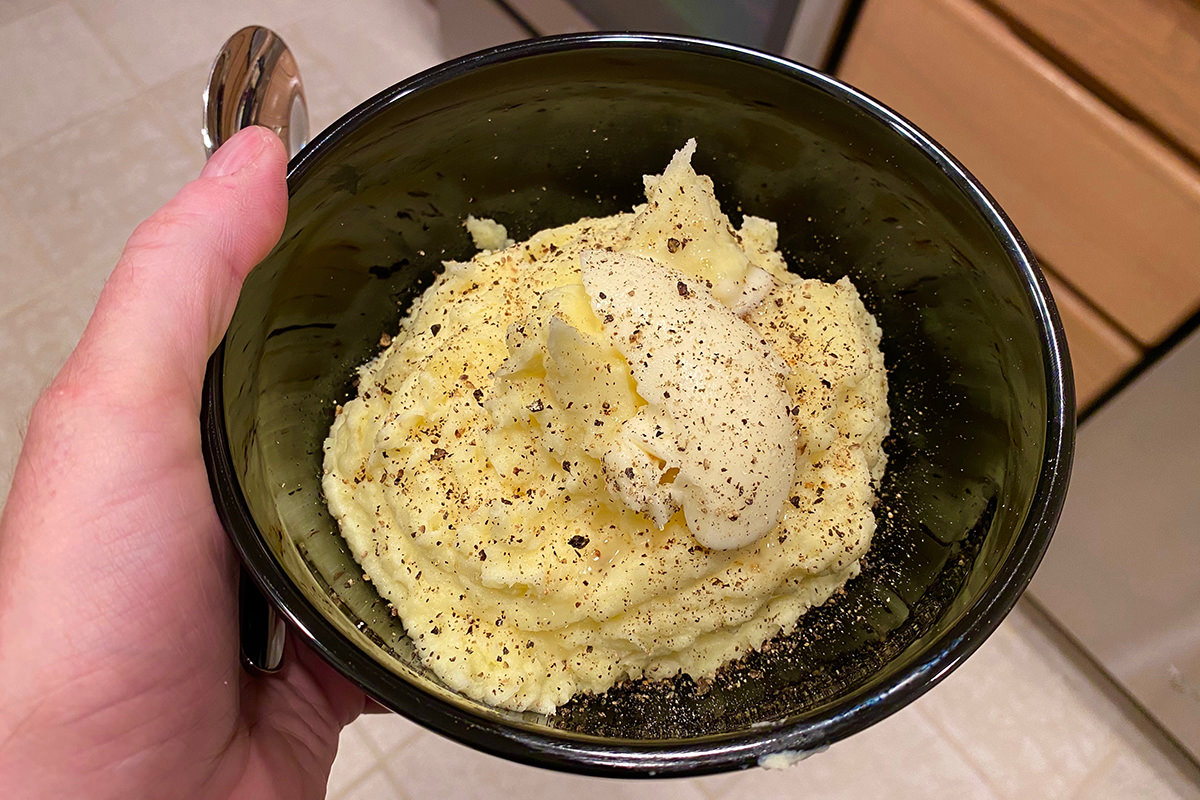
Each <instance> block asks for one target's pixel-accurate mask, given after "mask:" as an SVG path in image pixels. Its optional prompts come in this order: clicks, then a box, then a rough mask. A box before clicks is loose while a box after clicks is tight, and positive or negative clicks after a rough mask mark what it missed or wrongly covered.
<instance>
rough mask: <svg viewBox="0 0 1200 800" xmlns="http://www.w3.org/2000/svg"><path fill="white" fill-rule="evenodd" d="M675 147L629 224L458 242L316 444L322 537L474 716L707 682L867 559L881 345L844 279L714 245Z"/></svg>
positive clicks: (748, 240) (877, 458) (741, 237)
mask: <svg viewBox="0 0 1200 800" xmlns="http://www.w3.org/2000/svg"><path fill="white" fill-rule="evenodd" d="M694 147H695V144H694V142H689V143H688V145H687V146H686V147H685V148H684V149H683V150H681V151H680V152H679V153H677V154H676V156H675V158H674V159H672V161H671V163H670V164H669V165H668V167H667V169H666V170H665V171H664V173H663V174H662V175H661V176H647V177H646V178H645V188H646V198H647V201H646V203H645V204H644V205H641V206H638V207H636V208H634V209H633V210H632V211H631V212H628V213H623V214H617V215H615V216H612V217H607V218H603V219H584V220H581V221H579V222H578V223H575V224H572V225H567V226H563V227H560V228H553V229H550V230H545V231H542V232H540V233H537V234H535V235H534V236H533V237H532V238H530V239H529V240H528V241H526V242H522V243H518V244H510V243H511V240H509V239H508V238H507V232H506V231H504V230H503V228H502V227H501V226H498V225H495V223H490V222H487V221H481V220H476V219H474V218H472V219H471V220H469V222H468V224H469V227H470V230H471V233H472V234H473V236H474V237H475V240H476V243H477V245H478V246H479V247H480V248H482V249H483V250H484V252H482V253H480V254H479V255H477V256H476V257H475V258H473V259H472V260H471V261H469V262H466V263H447V264H446V268H445V272H444V273H443V274H442V275H441V276H439V278H438V279H437V280H436V281H435V282H434V284H433V285H432V286H431V287H430V288H429V289H428V290H427V291H426V292H425V294H424V295H423V296H422V297H421V298H420V299H419V300H418V301H417V302H416V303H415V304H414V305H413V308H412V310H411V311H410V313H409V314H408V316H407V317H406V318H405V319H404V321H403V322H402V323H401V328H400V331H399V332H398V333H397V334H396V335H395V336H394V337H393V338H392V341H391V344H390V346H388V347H387V349H386V350H384V352H383V353H382V354H380V355H379V356H378V357H377V358H376V359H374V360H372V361H371V362H369V363H368V364H366V365H364V366H363V367H362V368H361V369H360V374H359V389H358V396H357V397H356V398H355V399H354V400H352V401H350V402H349V403H347V404H346V405H345V407H344V408H342V409H341V410H340V412H339V413H338V415H337V417H336V418H335V420H334V424H333V428H332V430H331V432H330V435H329V438H328V440H327V441H326V443H325V476H324V490H325V495H326V498H327V500H328V503H329V507H330V509H331V511H332V513H333V515H334V517H335V518H336V519H337V521H338V524H339V525H340V528H341V531H342V535H343V536H344V537H345V539H346V541H347V542H348V543H349V546H350V548H351V550H352V551H353V553H354V555H355V558H357V559H358V561H359V563H360V564H361V565H362V568H363V571H364V573H365V574H366V575H367V576H369V578H370V579H371V581H373V582H374V584H375V586H376V587H377V589H378V590H379V592H380V594H381V595H382V596H383V597H384V598H386V599H387V600H388V601H389V602H390V603H391V605H392V607H393V609H394V613H396V614H397V615H399V617H400V618H401V620H402V621H403V623H404V626H405V629H406V630H407V631H408V634H409V636H410V637H411V638H412V640H413V642H414V643H415V644H416V647H417V649H418V651H419V653H420V656H421V658H422V659H423V660H424V662H425V663H426V664H427V665H428V666H429V667H430V668H431V669H432V670H433V672H434V673H435V674H437V675H438V676H439V677H440V678H441V679H442V680H443V681H445V683H446V684H447V685H449V686H450V687H452V688H453V689H456V690H458V691H460V692H462V693H463V694H466V695H468V696H470V697H473V698H476V699H478V700H481V701H483V702H486V703H489V704H492V705H495V706H500V707H504V708H510V709H516V710H527V709H528V710H534V711H539V712H545V713H550V712H553V711H554V709H555V708H556V707H557V706H559V705H562V704H563V703H565V702H567V701H568V700H569V699H570V698H571V696H572V695H574V694H576V693H578V692H601V691H604V690H606V689H608V688H609V687H611V686H612V685H613V684H614V683H615V682H617V681H619V680H621V679H623V678H627V677H643V676H644V677H649V678H665V677H669V676H672V675H676V674H678V673H680V672H684V673H688V674H689V675H691V676H692V677H693V678H694V679H701V678H704V677H709V676H711V675H712V674H713V673H714V672H715V671H716V670H717V669H718V668H719V667H721V666H722V665H723V664H725V663H727V662H729V661H731V660H733V659H736V658H737V657H739V656H741V655H744V654H745V653H747V652H748V651H750V650H753V649H756V648H758V647H760V646H761V645H762V644H763V643H764V642H766V641H767V640H768V639H770V638H771V637H773V636H775V635H777V634H779V633H780V632H786V631H788V630H790V629H792V628H793V627H794V626H795V623H796V621H797V619H798V618H799V617H800V615H801V614H803V613H804V612H805V611H807V610H808V609H809V608H811V607H812V606H814V605H819V604H821V603H823V602H825V601H826V600H827V599H828V598H829V597H830V596H831V595H832V594H833V593H834V592H836V591H837V590H838V589H839V588H840V587H841V586H842V585H844V584H845V582H846V581H847V580H849V579H850V578H852V577H854V576H855V575H856V574H858V571H859V559H860V558H861V557H862V555H863V554H864V553H865V552H866V550H867V548H868V546H869V545H870V541H871V536H872V533H873V532H874V529H875V520H874V516H873V514H872V505H873V503H874V499H875V497H874V487H875V485H877V483H878V481H879V479H880V478H881V477H882V475H883V470H884V465H885V456H884V453H883V449H882V442H883V438H884V436H886V434H887V431H888V424H889V423H888V408H887V377H886V373H885V371H884V364H883V357H882V355H881V353H880V350H879V339H880V331H879V328H878V327H877V326H876V324H875V321H874V320H873V319H872V317H871V315H870V314H869V313H868V312H867V311H866V309H865V308H864V307H863V304H862V302H861V300H860V299H859V296H858V292H857V291H856V290H855V288H854V286H853V285H851V283H850V282H849V281H848V280H846V279H843V280H841V281H838V282H837V283H834V284H827V283H822V282H820V281H816V280H805V279H803V278H800V277H798V276H796V275H794V274H791V273H789V272H788V271H787V269H786V266H785V263H784V260H783V258H782V257H781V256H780V254H779V253H778V252H777V250H776V228H775V224H774V223H772V222H768V221H766V220H762V219H757V218H755V217H750V216H747V217H746V218H745V219H744V220H743V222H742V226H741V228H740V229H735V228H733V226H732V225H731V224H730V222H729V220H728V218H727V217H726V216H725V214H724V213H722V211H721V209H720V207H719V205H718V203H717V200H716V198H715V196H714V193H713V185H712V182H711V181H710V180H709V179H708V178H706V177H704V176H699V175H697V174H696V173H695V172H694V171H693V170H692V167H691V165H690V158H691V154H692V152H693V150H694ZM785 223H786V221H785ZM672 287H674V288H675V289H676V291H675V293H674V297H673V298H672V293H671V291H670V289H671V288H672Z"/></svg>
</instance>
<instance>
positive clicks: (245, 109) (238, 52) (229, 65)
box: [200, 25, 308, 673]
mask: <svg viewBox="0 0 1200 800" xmlns="http://www.w3.org/2000/svg"><path fill="white" fill-rule="evenodd" d="M249 125H262V126H263V127H266V128H270V129H271V130H273V131H275V133H277V134H279V138H280V139H282V140H283V144H284V146H285V147H287V151H288V157H289V158H290V157H291V156H294V155H295V154H296V153H297V152H299V151H300V149H301V148H302V147H304V145H306V144H308V105H307V104H306V103H305V101H304V86H303V85H302V84H301V82H300V69H299V67H297V66H296V59H295V57H294V56H293V55H292V52H291V51H290V50H288V47H287V45H286V44H284V43H283V39H281V38H280V37H279V36H278V35H277V34H276V33H275V32H274V31H271V30H268V29H267V28H263V27H260V26H257V25H251V26H249V27H246V28H242V29H241V30H240V31H238V32H237V33H235V34H234V35H233V36H230V37H229V40H228V41H226V42H225V45H224V46H223V47H222V48H221V50H220V52H219V53H218V54H217V57H216V59H215V60H214V61H213V65H212V72H210V73H209V76H208V86H207V87H205V89H204V124H203V126H202V127H201V128H200V135H201V137H202V138H203V140H204V152H205V154H206V156H210V157H211V156H212V154H213V153H214V152H216V149H217V148H218V147H220V146H221V144H222V143H223V142H225V141H227V140H228V139H229V138H230V137H231V136H233V135H234V134H235V133H237V132H238V131H240V130H241V129H242V128H245V127H247V126H249ZM238 606H239V614H238V616H239V623H240V636H241V645H242V664H243V666H244V667H245V668H246V669H247V670H248V671H250V672H256V673H271V672H275V671H277V670H278V669H279V668H280V666H281V665H282V663H283V647H284V642H285V641H286V638H287V627H286V625H285V623H284V620H283V617H282V616H281V615H280V614H279V613H278V612H277V611H276V610H275V607H274V606H273V605H272V604H271V602H270V601H269V600H268V599H267V598H265V597H264V596H263V594H262V591H261V590H260V589H259V588H258V586H256V585H255V584H254V580H253V579H252V578H251V577H250V575H249V574H248V573H247V572H246V571H245V569H243V570H242V575H241V584H240V586H239V590H238Z"/></svg>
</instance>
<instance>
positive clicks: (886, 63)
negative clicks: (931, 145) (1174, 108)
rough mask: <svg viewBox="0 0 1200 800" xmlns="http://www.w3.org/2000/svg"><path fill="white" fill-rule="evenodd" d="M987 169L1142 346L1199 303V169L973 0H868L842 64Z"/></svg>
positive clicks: (1035, 231)
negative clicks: (1047, 58) (1105, 102)
mask: <svg viewBox="0 0 1200 800" xmlns="http://www.w3.org/2000/svg"><path fill="white" fill-rule="evenodd" d="M839 74H840V76H841V77H842V78H844V79H845V80H846V81H848V82H849V83H851V84H854V85H856V86H859V87H861V88H862V89H863V90H864V91H866V92H868V93H870V94H872V95H874V96H876V97H878V98H879V99H880V100H881V101H883V102H884V103H886V104H888V105H890V106H892V107H893V108H895V109H896V110H897V111H899V112H900V113H901V114H904V115H905V116H907V117H909V118H910V119H911V120H912V121H913V122H915V123H916V124H917V125H918V126H920V127H921V128H923V129H925V130H926V131H928V132H929V133H930V135H932V136H933V137H934V138H936V139H938V140H939V141H940V142H942V144H944V145H945V146H946V147H947V148H948V149H949V150H950V151H951V152H952V153H954V154H955V155H956V156H957V157H958V158H959V159H960V160H962V161H963V162H964V163H965V164H966V166H967V168H968V169H970V170H971V171H972V172H973V173H975V174H976V175H977V176H978V177H979V178H980V180H981V181H982V182H983V184H984V185H985V186H987V187H988V189H989V190H990V191H991V192H992V193H993V194H994V195H995V196H996V198H997V199H998V200H999V201H1000V203H1001V205H1002V206H1003V207H1004V208H1005V210H1006V211H1008V212H1009V214H1010V215H1011V216H1012V218H1013V220H1014V222H1015V223H1016V224H1017V227H1018V228H1020V230H1021V232H1022V233H1023V234H1024V235H1025V237H1026V238H1027V239H1028V241H1029V243H1030V245H1031V246H1032V247H1033V249H1034V250H1035V251H1037V252H1038V254H1039V255H1040V256H1041V258H1042V259H1043V261H1044V262H1045V263H1046V264H1047V265H1048V266H1049V267H1050V269H1052V270H1054V271H1057V272H1059V273H1060V274H1061V275H1062V276H1063V277H1064V278H1066V279H1067V281H1068V282H1069V283H1070V284H1071V285H1072V286H1074V287H1075V288H1077V289H1078V290H1079V292H1080V294H1081V295H1083V296H1084V297H1086V298H1087V299H1088V300H1089V301H1090V302H1091V303H1093V304H1095V305H1096V306H1098V307H1099V308H1101V309H1103V311H1104V312H1105V313H1106V314H1107V315H1108V316H1109V317H1111V318H1112V319H1114V320H1115V321H1116V322H1117V323H1118V324H1119V325H1120V326H1121V327H1122V328H1124V329H1125V330H1127V331H1128V332H1129V333H1131V334H1132V335H1133V336H1134V337H1136V338H1137V339H1138V340H1139V341H1140V342H1142V343H1143V344H1153V343H1156V342H1158V341H1160V340H1161V339H1162V338H1163V337H1164V336H1166V335H1167V334H1168V333H1170V332H1171V331H1172V330H1174V329H1175V328H1176V327H1177V326H1178V325H1179V324H1180V323H1181V322H1183V321H1184V320H1185V319H1186V318H1187V317H1188V316H1189V315H1190V314H1191V313H1192V312H1193V311H1195V310H1196V309H1197V308H1198V307H1200V175H1198V174H1197V173H1196V171H1195V170H1194V169H1193V168H1192V167H1191V166H1190V165H1189V164H1188V163H1187V162H1185V161H1184V160H1183V159H1181V158H1180V157H1179V156H1178V155H1176V153H1175V152H1174V151H1172V150H1170V149H1168V148H1167V147H1166V146H1165V145H1163V144H1161V143H1160V142H1159V140H1158V139H1156V138H1155V137H1153V136H1151V135H1150V134H1148V133H1147V132H1146V131H1145V130H1144V129H1142V128H1141V127H1139V126H1138V125H1136V124H1134V123H1133V122H1131V121H1130V120H1128V119H1126V118H1125V117H1123V116H1121V115H1120V114H1118V113H1117V112H1115V111H1114V110H1113V109H1112V108H1110V107H1109V106H1107V105H1105V104H1104V103H1103V102H1101V101H1100V100H1099V99H1097V98H1096V97H1095V96H1093V95H1092V94H1090V93H1089V92H1087V91H1085V90H1084V89H1083V88H1082V87H1080V86H1079V85H1078V84H1077V83H1075V82H1074V81H1072V80H1071V79H1070V78H1069V77H1067V75H1066V74H1064V73H1063V72H1062V71H1060V70H1059V69H1057V68H1056V67H1054V66H1053V65H1052V64H1051V63H1049V62H1048V61H1047V60H1045V59H1044V58H1043V57H1042V56H1040V55H1038V54H1037V53H1036V52H1034V51H1033V50H1032V49H1031V48H1030V47H1029V46H1028V45H1026V44H1025V43H1024V42H1023V41H1022V40H1021V39H1020V38H1018V37H1017V35H1016V34H1015V33H1014V32H1013V31H1012V30H1011V29H1010V28H1009V27H1007V26H1006V25H1005V24H1003V23H1002V22H1001V21H1000V20H999V19H997V18H996V17H995V16H993V15H992V14H991V13H989V12H987V11H985V10H983V9H982V8H980V7H979V6H977V5H975V4H974V3H973V2H970V0H869V2H868V3H867V4H866V5H865V6H864V8H863V11H862V13H861V16H860V18H859V21H858V24H857V25H856V27H855V30H854V34H853V36H852V38H851V41H850V44H849V46H848V48H847V50H846V53H845V57H844V59H843V62H842V66H841V68H840V70H839Z"/></svg>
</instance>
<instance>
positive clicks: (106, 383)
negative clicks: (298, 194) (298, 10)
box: [0, 128, 367, 800]
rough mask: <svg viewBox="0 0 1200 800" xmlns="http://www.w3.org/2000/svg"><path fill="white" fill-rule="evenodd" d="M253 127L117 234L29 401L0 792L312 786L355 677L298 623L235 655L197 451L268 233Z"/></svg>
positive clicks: (8, 575) (5, 607)
mask: <svg viewBox="0 0 1200 800" xmlns="http://www.w3.org/2000/svg"><path fill="white" fill-rule="evenodd" d="M284 169H285V156H284V151H283V147H282V145H281V144H280V142H279V141H278V139H277V138H276V137H275V136H274V135H273V134H271V133H269V132H267V131H264V130H262V129H255V128H251V129H249V130H247V131H243V132H242V133H240V134H238V135H237V136H235V137H234V138H232V139H231V140H230V141H229V142H228V143H226V144H225V145H224V146H223V147H222V148H221V150H220V151H218V152H217V153H216V154H215V155H214V156H213V158H212V159H211V160H210V161H209V162H208V164H207V165H206V166H205V169H204V172H203V173H202V174H201V177H200V178H199V179H198V180H196V181H193V182H192V183H190V184H188V185H187V186H186V187H184V189H183V190H182V191H181V192H180V193H179V194H178V195H177V196H176V197H175V199H173V200H172V201H171V202H170V203H168V204H167V205H166V206H165V207H163V208H162V209H161V210H160V211H159V212H158V213H156V214H155V215H154V216H153V217H151V218H150V219H149V220H147V221H146V222H145V223H143V224H142V225H141V226H139V227H138V229H137V230H136V231H135V232H134V234H133V236H132V237H131V238H130V239H129V243H128V244H127V245H126V247H125V251H124V253H123V254H122V256H121V258H120V260H119V262H118V264H117V266H116V269H115V270H114V271H113V273H112V276H111V277H110V278H109V280H108V282H107V284H106V285H105V287H104V291H103V293H102V295H101V297H100V301H99V303H98V305H97V307H96V310H95V312H94V314H93V315H92V318H91V321H90V322H89V323H88V326H87V330H86V331H85V333H84V334H83V337H82V339H81V340H80V342H79V344H78V346H77V347H76V348H75V350H74V352H73V353H72V354H71V356H70V358H69V359H68V361H67V363H66V365H65V366H64V367H63V369H62V371H61V372H60V373H59V374H58V376H57V377H56V378H55V379H54V381H53V382H52V383H51V384H50V386H49V388H48V389H46V391H45V393H44V394H43V395H42V397H41V398H40V399H39V400H38V402H37V405H36V407H35V409H34V411H33V414H32V417H31V419H30V422H29V428H28V433H27V435H26V437H25V443H24V448H23V450H22V452H21V457H20V461H19V464H18V466H17V470H16V474H15V477H14V480H13V485H12V490H11V493H10V495H9V498H8V502H7V505H6V507H5V509H4V515H3V518H2V519H0V698H2V699H0V786H3V787H5V788H4V791H3V794H4V795H5V796H8V797H21V798H40V797H55V798H59V797H89V798H103V797H121V798H130V797H138V798H142V797H147V798H153V797H170V798H178V799H179V800H186V798H201V797H203V798H225V797H246V798H275V797H278V798H320V797H323V796H324V794H325V784H326V781H327V779H328V776H329V768H330V765H331V764H332V762H333V757H334V754H335V752H336V750H337V740H338V734H339V732H340V731H341V729H342V727H343V726H345V725H346V724H347V723H348V722H350V721H351V720H353V719H354V718H355V717H357V716H358V715H359V714H360V713H361V712H362V711H363V710H364V707H365V706H366V704H367V701H366V700H365V699H364V697H363V695H362V693H361V692H359V691H358V690H357V689H356V688H354V687H353V686H352V685H351V684H350V683H349V682H347V681H346V680H345V679H344V678H342V677H341V676H340V675H338V674H337V673H335V672H334V671H333V670H332V669H331V668H330V667H328V666H327V665H326V664H325V663H324V662H323V661H321V659H320V658H319V657H318V656H316V655H315V654H314V653H313V652H311V651H310V650H309V649H308V648H307V647H305V646H304V645H303V644H301V643H300V642H298V641H289V643H288V648H287V652H286V657H285V666H284V669H283V671H282V672H281V673H280V674H279V675H276V676H273V677H268V678H259V677H251V676H249V675H247V674H246V673H245V672H243V671H242V669H241V667H240V664H239V658H238V635H237V605H236V604H237V591H236V589H237V576H238V565H237V558H236V555H235V554H234V552H233V550H232V547H231V546H230V544H229V541H228V538H227V537H226V534H225V532H224V530H223V529H222V527H221V523H220V521H219V520H218V518H217V513H216V509H215V508H214V506H213V501H212V496H211V494H210V492H209V486H208V478H207V476H206V473H205V467H204V462H203V459H202V456H201V450H200V424H199V409H200V390H201V385H202V381H203V375H204V366H205V362H206V361H207V359H208V357H209V355H210V354H211V352H212V350H213V348H214V347H215V346H216V345H217V343H218V342H219V341H220V339H221V336H222V335H223V334H224V331H225V328H226V326H227V325H228V323H229V318H230V316H231V315H232V313H233V308H234V305H235V303H236V300H237V295H238V291H239V289H240V287H241V283H242V280H243V278H244V277H245V276H246V274H247V273H248V272H249V271H250V270H251V269H252V268H253V267H254V265H255V264H257V263H258V262H259V261H260V260H261V259H262V258H263V257H264V256H265V255H266V254H267V252H268V251H269V250H270V249H271V247H272V246H273V245H274V244H275V242H276V241H277V240H278V238H279V235H280V232H281V231H282V229H283V223H284V219H285V216H286V209H287V192H286V187H285V183H284Z"/></svg>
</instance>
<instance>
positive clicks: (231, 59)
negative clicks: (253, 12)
mask: <svg viewBox="0 0 1200 800" xmlns="http://www.w3.org/2000/svg"><path fill="white" fill-rule="evenodd" d="M248 125H262V126H263V127H266V128H270V129H271V130H273V131H275V133H277V134H279V138H281V139H283V143H284V145H285V146H286V147H287V150H288V157H291V156H294V155H295V154H296V153H298V152H299V151H300V149H301V148H302V147H304V145H306V144H307V143H308V105H307V104H306V103H305V101H304V86H303V84H301V82H300V68H299V67H297V66H296V58H295V57H294V56H293V55H292V51H291V50H289V49H288V47H287V45H286V44H284V43H283V39H281V38H280V37H279V35H278V34H276V33H275V32H274V31H271V30H269V29H267V28H263V27H261V26H258V25H250V26H248V27H245V28H242V29H241V30H240V31H238V32H237V33H235V34H234V35H233V36H230V37H229V39H228V41H226V42H225V45H224V46H223V47H222V48H221V50H220V52H219V53H218V54H217V57H216V59H215V60H214V61H213V65H212V72H210V73H209V77H208V86H207V87H206V88H205V90H204V126H203V127H202V128H201V129H200V135H201V137H203V139H204V150H205V153H206V154H207V155H209V156H211V155H212V154H213V152H214V151H216V149H217V148H218V147H220V146H221V143H222V142H224V141H226V140H227V139H229V137H231V136H233V135H234V134H235V133H237V132H238V131H240V130H241V129H242V128H245V127H246V126H248Z"/></svg>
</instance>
